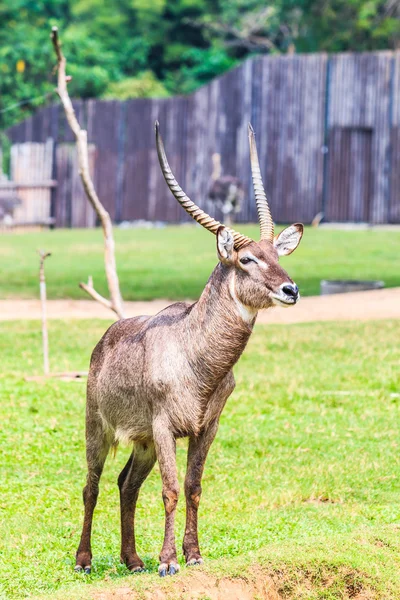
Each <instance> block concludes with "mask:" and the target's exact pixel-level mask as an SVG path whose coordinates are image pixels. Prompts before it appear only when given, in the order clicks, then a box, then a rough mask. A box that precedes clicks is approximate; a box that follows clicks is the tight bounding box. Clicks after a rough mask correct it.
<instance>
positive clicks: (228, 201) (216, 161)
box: [208, 152, 244, 226]
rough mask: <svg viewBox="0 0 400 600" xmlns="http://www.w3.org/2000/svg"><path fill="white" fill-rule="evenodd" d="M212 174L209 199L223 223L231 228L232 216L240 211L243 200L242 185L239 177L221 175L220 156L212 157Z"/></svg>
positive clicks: (214, 155)
mask: <svg viewBox="0 0 400 600" xmlns="http://www.w3.org/2000/svg"><path fill="white" fill-rule="evenodd" d="M211 158H212V163H213V172H212V175H211V184H210V187H209V190H208V197H209V199H210V200H211V201H212V202H213V203H214V204H215V205H216V206H217V207H218V208H219V209H220V210H221V212H222V213H223V215H224V220H225V223H227V225H228V226H231V225H232V223H233V220H234V215H235V214H236V213H238V212H239V211H240V208H241V204H242V202H243V198H244V189H243V184H242V182H241V181H240V179H239V177H235V176H234V175H221V155H220V154H218V153H217V152H215V153H214V154H213V155H212V157H211Z"/></svg>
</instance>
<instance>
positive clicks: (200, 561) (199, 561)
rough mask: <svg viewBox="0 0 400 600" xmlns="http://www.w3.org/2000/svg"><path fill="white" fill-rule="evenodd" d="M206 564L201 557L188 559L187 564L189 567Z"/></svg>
mask: <svg viewBox="0 0 400 600" xmlns="http://www.w3.org/2000/svg"><path fill="white" fill-rule="evenodd" d="M202 564H204V560H203V559H202V558H201V557H199V558H191V559H190V560H188V561H187V563H186V566H187V567H195V566H196V565H202Z"/></svg>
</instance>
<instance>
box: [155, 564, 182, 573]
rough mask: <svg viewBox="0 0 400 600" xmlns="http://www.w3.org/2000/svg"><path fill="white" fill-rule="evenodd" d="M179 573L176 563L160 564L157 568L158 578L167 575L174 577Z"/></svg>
mask: <svg viewBox="0 0 400 600" xmlns="http://www.w3.org/2000/svg"><path fill="white" fill-rule="evenodd" d="M178 571H179V565H178V563H176V562H170V563H161V564H160V566H159V567H158V574H159V576H160V577H166V576H167V575H175V573H177V572H178Z"/></svg>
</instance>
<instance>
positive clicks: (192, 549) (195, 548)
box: [182, 421, 218, 566]
mask: <svg viewBox="0 0 400 600" xmlns="http://www.w3.org/2000/svg"><path fill="white" fill-rule="evenodd" d="M217 429H218V421H215V422H214V423H213V424H212V425H210V426H209V427H208V428H207V429H205V430H204V431H203V432H202V433H201V434H200V435H199V436H197V437H195V436H191V437H190V438H189V449H188V461H187V471H186V478H185V495H186V527H185V536H184V538H183V546H182V549H183V554H184V555H185V559H186V564H187V566H192V565H200V564H201V563H202V562H203V559H202V557H201V554H200V548H199V540H198V533H197V511H198V508H199V503H200V496H201V478H202V475H203V471H204V465H205V462H206V458H207V454H208V451H209V449H210V446H211V444H212V442H213V440H214V438H215V434H216V433H217Z"/></svg>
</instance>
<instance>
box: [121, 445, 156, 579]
mask: <svg viewBox="0 0 400 600" xmlns="http://www.w3.org/2000/svg"><path fill="white" fill-rule="evenodd" d="M155 461H156V454H155V450H154V445H153V443H148V444H143V443H136V444H135V447H134V449H133V452H132V454H131V456H130V458H129V460H128V462H127V464H126V465H125V467H124V468H123V470H122V471H121V474H120V476H119V477H118V487H119V493H120V504H121V562H122V563H125V564H126V566H127V567H128V569H129V570H130V571H133V572H138V571H143V570H144V564H143V561H142V560H141V559H140V558H139V556H138V554H137V552H136V543H135V529H134V519H135V508H136V502H137V499H138V496H139V490H140V487H141V485H142V483H143V482H144V480H145V479H146V477H147V476H148V475H149V473H150V471H151V470H152V468H153V466H154V463H155Z"/></svg>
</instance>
